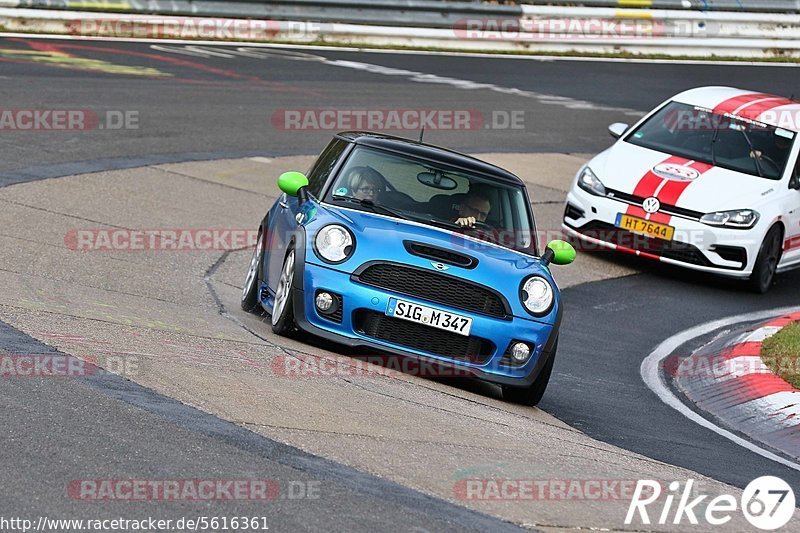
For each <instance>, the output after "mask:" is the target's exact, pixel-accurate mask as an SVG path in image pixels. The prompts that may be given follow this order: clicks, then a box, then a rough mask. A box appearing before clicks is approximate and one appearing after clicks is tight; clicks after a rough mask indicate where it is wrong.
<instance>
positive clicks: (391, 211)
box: [333, 196, 411, 220]
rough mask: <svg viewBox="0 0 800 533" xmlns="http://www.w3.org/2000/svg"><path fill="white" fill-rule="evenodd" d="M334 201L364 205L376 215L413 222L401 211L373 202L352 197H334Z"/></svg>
mask: <svg viewBox="0 0 800 533" xmlns="http://www.w3.org/2000/svg"><path fill="white" fill-rule="evenodd" d="M333 199H334V200H342V201H345V202H352V203H354V204H358V205H363V206H365V207H369V208H370V209H372V211H374V212H375V213H383V214H384V215H389V216H393V217H396V218H400V219H403V220H411V218H409V217H407V216H406V215H404V214H403V213H400V212H399V211H395V210H394V209H391V208H389V207H386V206H383V205H380V204H376V203H375V202H373V201H372V200H361V199H359V198H354V197H352V196H334V197H333Z"/></svg>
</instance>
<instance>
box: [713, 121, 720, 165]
mask: <svg viewBox="0 0 800 533" xmlns="http://www.w3.org/2000/svg"><path fill="white" fill-rule="evenodd" d="M718 140H719V121H717V125H716V127H714V136H713V137H711V164H712V165H714V166H717V153H716V148H717V146H716V145H717V141H718Z"/></svg>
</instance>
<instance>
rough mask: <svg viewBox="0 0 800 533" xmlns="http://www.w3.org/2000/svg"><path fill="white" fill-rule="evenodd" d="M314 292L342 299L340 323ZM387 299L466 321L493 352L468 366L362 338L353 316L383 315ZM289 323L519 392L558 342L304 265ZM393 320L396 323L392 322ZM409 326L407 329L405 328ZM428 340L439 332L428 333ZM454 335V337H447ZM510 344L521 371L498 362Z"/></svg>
mask: <svg viewBox="0 0 800 533" xmlns="http://www.w3.org/2000/svg"><path fill="white" fill-rule="evenodd" d="M317 290H327V291H330V292H333V293H336V294H339V295H341V296H342V300H343V301H342V308H343V312H342V313H341V322H339V323H337V322H334V321H332V320H330V319H328V318H325V317H324V316H323V315H322V314H321V313H319V312H318V311H317V309H316V306H315V305H314V298H315V295H316V292H317ZM390 297H396V298H401V299H403V300H406V301H411V302H415V303H419V304H421V305H426V306H429V307H435V308H438V309H443V310H446V311H450V312H452V313H456V314H459V315H463V316H469V317H471V318H472V320H473V322H472V331H471V337H476V338H480V339H484V340H488V341H490V342H491V343H492V344H493V345H494V350H493V352H492V353H491V354H490V355H489V356H488V359H486V360H485V361H484V362H482V363H479V362H469V361H466V360H459V359H458V358H454V357H445V356H442V355H441V354H434V353H430V352H426V351H425V350H422V349H414V348H410V347H409V346H404V345H402V344H398V343H392V342H386V341H385V340H382V339H380V338H373V337H370V336H367V335H366V334H365V333H364V332H363V331H360V330H359V327H358V324H357V323H356V317H357V316H358V312H362V311H363V310H366V311H371V312H373V313H381V314H383V313H385V311H386V307H387V304H388V301H389V298H390ZM293 302H294V309H295V320H296V322H297V325H298V326H299V327H300V329H302V330H304V331H306V332H308V333H311V334H313V335H316V336H319V337H322V338H325V339H328V340H331V341H333V342H337V343H340V344H344V345H347V346H351V347H363V348H368V349H374V350H377V351H379V352H381V353H383V352H387V353H392V354H396V355H403V356H411V357H414V358H417V359H420V360H423V361H428V362H432V363H437V364H442V365H445V366H450V367H456V368H458V369H461V370H466V371H467V372H468V373H469V374H470V375H472V376H474V377H476V378H480V379H483V380H486V381H491V382H495V383H499V384H505V385H514V386H525V385H529V384H531V383H533V381H534V380H535V379H536V377H538V375H539V372H540V370H541V368H542V367H543V366H544V364H545V363H546V362H547V360H548V359H549V357H550V356H551V354H552V351H553V347H554V344H555V341H556V339H557V337H558V328H559V324H558V323H556V324H554V325H551V324H544V323H541V322H537V321H535V320H530V319H526V318H520V317H513V318H511V319H510V320H504V319H498V318H492V317H488V316H483V315H479V314H474V313H470V312H467V311H464V310H461V309H455V308H451V307H448V306H445V305H440V304H437V303H435V302H430V301H425V300H420V299H418V298H414V297H412V296H408V295H404V294H396V293H393V292H390V291H387V290H383V289H380V288H376V287H372V286H368V285H363V284H361V283H358V282H356V281H354V280H352V279H351V275H350V274H349V273H346V272H341V271H338V270H335V269H332V268H329V267H326V266H323V265H318V264H313V263H306V264H305V268H304V269H303V280H302V286H300V285H299V283H297V281H296V283H295V293H294V300H293ZM394 320H399V319H394ZM410 324H411V323H410ZM423 327H424V328H426V329H430V330H431V335H434V334H438V332H439V330H437V329H435V328H429V327H428V326H423ZM452 335H455V334H452ZM512 341H523V342H526V343H528V344H529V345H530V346H531V347H532V348H533V350H532V355H531V357H530V359H529V360H528V361H527V362H526V363H525V364H524V365H519V366H515V365H508V364H506V362H505V361H503V356H504V354H505V353H506V350H507V348H508V346H509V345H510V344H511V342H512Z"/></svg>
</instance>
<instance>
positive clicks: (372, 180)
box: [345, 166, 386, 203]
mask: <svg viewBox="0 0 800 533" xmlns="http://www.w3.org/2000/svg"><path fill="white" fill-rule="evenodd" d="M345 183H346V184H347V188H348V189H350V191H351V194H352V195H353V196H354V197H355V198H358V199H359V200H369V201H371V202H373V203H374V202H376V201H377V200H378V197H379V196H380V195H381V194H382V193H383V192H384V191H385V190H386V185H385V183H386V181H385V178H384V177H383V176H382V175H381V173H380V172H378V171H377V170H375V169H374V168H372V167H367V166H361V167H354V168H352V169H350V172H348V174H347V179H346V181H345Z"/></svg>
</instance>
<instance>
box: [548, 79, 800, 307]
mask: <svg viewBox="0 0 800 533" xmlns="http://www.w3.org/2000/svg"><path fill="white" fill-rule="evenodd" d="M609 132H610V133H611V135H612V136H613V137H615V138H617V139H618V140H617V142H616V143H614V145H613V146H611V148H609V149H608V150H606V151H604V152H602V153H601V154H599V155H597V156H596V157H594V158H593V159H592V160H591V161H589V163H588V164H587V165H586V166H584V167H583V168H582V169H581V170H580V171H579V172H578V175H577V176H576V177H575V181H574V183H573V186H572V189H571V190H570V192H569V195H568V196H567V203H566V209H565V212H564V222H563V228H564V230H565V231H566V232H567V234H568V235H570V236H571V237H572V238H573V239H576V240H578V241H582V242H581V243H580V244H582V248H584V249H586V248H591V247H604V248H611V249H614V250H618V251H622V252H626V253H631V254H635V255H638V256H641V257H646V258H650V259H655V260H659V261H663V262H665V263H671V264H675V265H680V266H684V267H687V268H692V269H696V270H702V271H706V272H711V273H715V274H720V275H724V276H729V277H735V278H740V279H743V280H748V281H749V283H750V284H751V286H752V287H753V289H754V290H756V291H757V292H762V293H763V292H766V291H767V290H769V288H770V286H771V285H772V283H773V281H774V278H775V274H776V273H780V272H783V271H785V270H789V269H791V268H794V267H800V161H798V151H800V142H797V137H798V132H800V103H798V102H795V101H792V100H789V99H787V98H783V97H779V96H772V95H768V94H763V93H754V92H752V91H743V90H740V89H733V88H729V87H704V88H699V89H692V90H690V91H686V92H683V93H681V94H679V95H677V96H675V97H673V98H671V99H670V100H668V101H666V102H664V103H663V104H661V105H660V106H658V107H657V108H656V109H654V110H653V111H651V112H650V113H649V114H648V115H647V116H645V117H644V118H643V119H642V120H641V121H639V122H638V123H637V124H635V125H634V126H632V127H629V126H628V125H627V124H612V125H611V126H609Z"/></svg>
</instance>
